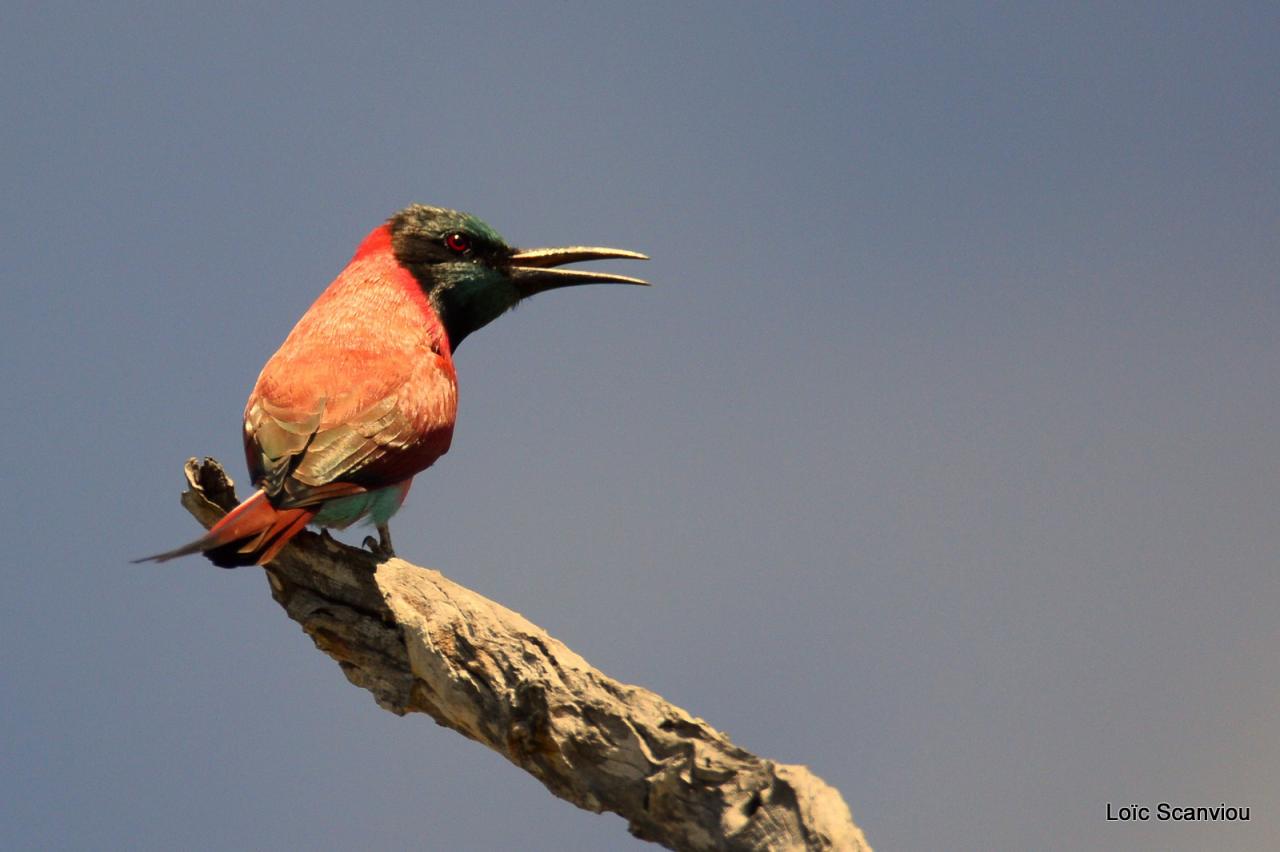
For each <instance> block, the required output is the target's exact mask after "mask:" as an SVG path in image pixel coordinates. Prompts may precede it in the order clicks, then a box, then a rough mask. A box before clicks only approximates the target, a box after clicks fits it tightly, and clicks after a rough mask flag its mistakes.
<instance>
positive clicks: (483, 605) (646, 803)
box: [182, 459, 870, 852]
mask: <svg viewBox="0 0 1280 852" xmlns="http://www.w3.org/2000/svg"><path fill="white" fill-rule="evenodd" d="M186 476H187V482H188V485H189V488H188V490H187V491H186V492H185V493H184V494H183V495H182V503H183V505H184V506H185V507H186V508H187V509H188V510H189V511H190V512H191V513H192V514H193V515H195V517H196V518H197V519H198V520H199V521H200V522H201V523H203V524H204V525H205V526H206V527H208V526H211V525H212V524H213V523H214V522H215V521H216V520H217V519H218V518H219V517H221V516H222V515H223V514H224V513H225V511H226V510H227V509H228V508H230V507H231V506H234V505H235V503H236V498H235V491H234V487H233V485H232V483H231V481H230V479H228V477H227V475H226V473H225V472H224V471H223V469H222V467H221V466H220V465H219V464H218V463H217V462H216V461H214V460H212V459H205V460H204V461H203V462H200V461H197V460H196V459H191V460H190V461H188V462H187V466H186ZM266 573H267V579H268V580H269V581H270V584H271V594H272V596H273V597H274V598H275V599H276V601H277V602H278V603H279V604H280V605H281V606H282V607H284V609H285V611H286V612H287V613H288V614H289V617H290V618H292V619H293V620H294V621H297V622H298V623H299V624H301V625H302V629H303V630H304V631H305V632H306V633H307V635H308V636H310V637H311V638H312V640H313V641H314V642H315V644H316V647H318V648H319V649H320V650H322V651H324V652H325V653H326V654H328V655H329V656H331V657H333V658H334V659H335V660H337V661H338V665H340V666H341V667H342V671H343V673H344V674H345V675H346V676H347V679H348V680H350V681H351V682H352V683H354V684H355V685H356V686H360V687H363V688H365V689H367V690H369V691H370V692H372V693H373V697H374V699H375V700H376V701H377V702H378V704H379V705H380V706H381V707H383V708H384V709H386V710H390V711H391V712H392V713H396V714H398V715H403V714H405V713H411V712H420V713H426V714H428V715H429V716H431V718H433V719H435V720H436V722H438V723H439V724H441V725H443V726H445V727H447V728H452V729H453V730H455V731H458V732H459V733H461V734H463V735H464V736H467V737H470V738H471V739H473V740H476V741H477V742H480V743H483V744H484V745H486V746H488V747H489V748H491V749H493V750H494V751H496V752H498V753H499V754H501V755H502V756H503V757H505V758H507V759H508V760H510V761H511V762H512V763H514V764H515V765H516V766H519V767H520V768H522V769H524V770H525V771H527V772H530V773H532V774H533V775H534V777H536V778H537V779H538V780H539V781H541V782H542V783H543V784H544V785H546V787H547V789H548V790H550V791H551V792H552V793H554V794H555V795H557V796H559V797H560V798H562V799H566V800H568V801H570V802H572V803H573V804H575V805H577V806H578V807H580V808H585V809H586V810H589V811H594V812H596V813H599V812H601V811H613V812H614V813H617V814H619V815H621V816H622V817H623V818H624V819H626V820H627V822H628V823H629V825H630V830H631V833H632V834H634V835H635V836H636V837H639V838H641V839H644V840H650V841H654V842H656V843H660V844H662V845H664V846H667V847H669V848H671V849H689V850H781V849H788V850H790V849H821V850H859V852H861V851H862V850H866V852H870V847H869V846H868V845H867V843H866V840H865V839H864V838H863V835H862V832H861V831H860V830H859V829H858V827H857V826H856V825H854V823H853V820H852V818H851V816H850V814H849V808H848V806H846V805H845V803H844V800H843V799H842V798H841V797H840V794H839V792H837V791H836V790H835V789H833V788H832V787H829V786H827V785H826V784H825V783H823V781H822V780H821V779H820V778H818V777H817V776H815V775H814V774H813V773H811V772H810V771H809V770H808V769H806V768H805V767H803V766H788V765H785V764H779V763H774V762H773V761H769V760H764V759H762V758H759V757H756V756H755V755H752V754H749V753H748V752H746V751H744V750H742V749H741V748H738V747H737V746H735V745H734V744H733V743H732V742H730V741H729V738H728V737H726V736H725V735H724V734H722V733H720V732H719V731H717V730H715V729H714V728H712V727H711V726H710V725H708V724H707V723H706V722H704V721H702V720H701V719H697V718H694V717H693V716H690V715H689V714H688V713H686V712H685V711H684V710H681V709H680V708H678V707H676V706H674V705H672V704H670V703H668V702H667V701H665V700H663V699H662V698H661V697H660V696H658V695H655V694H654V693H652V692H650V691H649V690H647V689H642V688H640V687H638V686H630V685H628V684H624V683H619V682H618V681H616V680H613V679H611V678H609V677H607V676H605V675H604V674H602V673H600V672H599V671H597V670H596V669H594V668H592V667H591V665H589V664H588V663H587V661H586V660H584V659H582V657H580V656H578V655H577V654H575V653H574V652H573V651H571V650H569V649H568V648H567V647H565V646H564V645H563V644H561V643H560V642H558V641H557V640H555V639H553V638H551V637H550V636H548V635H547V633H546V631H544V630H542V629H541V628H539V627H537V626H535V625H534V624H531V623H530V622H529V621H527V620H526V619H525V618H523V617H522V616H520V615H519V614H518V613H515V612H512V611H511V610H509V609H507V608H505V607H503V606H501V605H499V604H497V603H494V602H493V601H490V600H488V599H486V598H484V597H482V596H480V595H478V594H476V593H475V592H472V591H469V590H467V589H465V588H463V587H461V586H459V585H457V584H456V583H453V582H450V581H449V580H448V579H446V578H445V577H444V576H443V575H441V574H440V573H439V572H438V571H433V570H431V569H427V568H420V567H418V566H416V565H411V564H409V563H408V562H405V561H404V560H401V559H390V560H387V561H384V562H381V563H379V562H377V561H376V560H375V558H374V557H373V556H371V555H370V554H369V553H367V552H365V551H363V550H359V549H356V548H352V547H348V546H346V545H343V544H340V543H338V542H336V541H333V540H332V539H328V538H326V537H322V536H318V535H314V534H312V533H303V534H301V535H299V536H298V537H297V538H296V539H295V540H294V541H293V542H292V543H291V544H290V545H289V546H288V547H286V548H285V549H284V551H282V552H281V554H280V555H279V557H277V558H276V559H275V560H274V561H272V562H271V563H270V564H269V565H268V566H267V567H266Z"/></svg>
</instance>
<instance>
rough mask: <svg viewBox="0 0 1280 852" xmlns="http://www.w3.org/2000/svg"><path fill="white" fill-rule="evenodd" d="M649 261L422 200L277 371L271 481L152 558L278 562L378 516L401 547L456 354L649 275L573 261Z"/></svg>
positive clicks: (439, 442) (371, 246)
mask: <svg viewBox="0 0 1280 852" xmlns="http://www.w3.org/2000/svg"><path fill="white" fill-rule="evenodd" d="M605 258H635V259H640V260H644V259H645V256H644V255H642V254H639V253H637V252H633V251H625V250H623V249H612V248H597V247H590V246H570V247H566V248H539V249H517V248H511V247H510V246H508V245H507V244H506V242H505V241H504V240H503V239H502V237H501V236H499V235H498V233H497V231H495V230H493V228H491V227H489V226H488V225H486V224H485V223H484V222H482V221H481V220H479V219H477V218H476V217H474V216H471V215H468V214H466V213H460V212H458V211H456V210H448V209H445V208H442V207H427V206H425V205H421V204H415V205H413V206H411V207H406V208H405V209H404V210H401V211H400V212H399V213H397V214H395V215H394V216H392V217H391V218H390V219H388V220H387V222H386V223H385V224H383V225H382V226H381V227H379V228H377V229H376V230H375V231H373V233H371V234H369V236H368V237H366V238H365V240H364V242H362V243H361V244H360V247H359V248H357V249H356V253H355V256H354V257H352V259H351V262H350V263H349V264H347V268H346V269H344V270H342V273H341V274H340V275H338V277H337V278H336V279H335V280H334V281H333V283H332V284H330V285H329V287H328V289H326V290H325V291H324V293H322V294H321V295H320V298H318V299H317V300H316V302H315V304H313V305H312V306H311V307H310V309H308V310H307V312H306V313H305V314H303V316H302V319H300V320H298V324H297V325H295V326H294V327H293V331H291V332H290V333H289V336H288V337H287V338H285V341H284V344H283V345H281V347H280V349H279V350H278V351H277V352H276V353H275V354H274V355H272V356H271V358H270V360H268V361H267V364H266V366H265V367H263V368H262V373H261V375H259V376H258V382H257V384H256V385H254V388H253V392H252V393H250V394H249V401H248V403H247V404H246V405H245V409H244V449H245V456H246V458H247V459H248V462H249V473H250V476H251V477H252V479H253V483H254V485H255V486H256V487H257V489H258V490H257V491H256V492H255V493H254V494H253V495H252V496H251V497H249V498H248V499H247V500H245V501H244V502H243V503H241V504H240V505H239V506H237V507H236V508H234V509H232V510H231V511H230V512H228V513H227V515H226V516H225V517H224V518H222V520H220V521H219V522H218V523H217V524H216V525H215V526H214V527H213V528H212V529H210V530H209V532H208V533H207V534H206V535H204V536H202V537H201V538H199V539H196V540H195V541H193V542H191V543H190V544H187V545H185V546H183V547H179V548H177V549H176V550H170V551H168V552H166V553H159V554H156V555H155V556H148V557H145V559H142V560H138V561H147V560H155V561H157V562H163V561H165V560H166V559H172V558H174V557H176V556H184V555H186V554H188V553H197V552H203V553H204V554H205V555H206V556H208V557H209V558H210V559H211V560H212V561H213V562H214V563H215V564H217V565H222V566H224V567H232V566H236V565H253V564H262V563H264V562H268V561H270V560H271V559H272V558H273V557H275V555H276V554H277V553H279V552H280V549H281V548H282V547H284V546H285V544H286V543H287V542H288V541H289V539H291V538H292V537H293V536H295V535H297V533H298V532H299V531H300V530H302V529H303V528H304V527H306V526H307V525H308V524H313V525H316V526H319V527H321V528H328V527H334V528H337V529H343V528H345V527H348V526H350V525H351V524H353V523H355V522H357V521H361V520H367V521H369V522H371V523H372V524H374V526H375V527H376V528H377V531H378V541H377V542H376V543H375V542H373V540H372V538H370V539H367V540H366V543H367V544H368V545H369V546H370V548H371V549H372V550H373V551H374V552H375V553H377V554H378V555H380V556H391V555H392V549H391V534H390V531H389V530H388V527H387V522H388V521H389V519H390V518H391V516H392V515H394V514H395V513H396V511H397V510H398V509H399V508H400V504H401V503H402V502H403V501H404V498H405V495H406V494H407V493H408V492H409V484H410V483H411V482H412V481H413V477H414V476H415V475H416V474H418V473H420V472H421V471H423V470H425V469H426V468H428V467H430V466H431V464H432V463H433V462H434V461H435V460H436V459H438V458H440V456H442V455H444V453H445V452H446V451H447V450H448V449H449V442H450V440H451V439H452V437H453V424H454V416H455V414H456V412H457V401H458V388H457V377H456V374H455V373H454V369H453V353H454V352H455V351H456V350H457V348H458V344H460V343H461V342H462V340H463V338H465V337H466V336H467V335H468V334H470V333H471V332H473V331H475V330H476V329H478V328H481V327H483V326H485V325H487V324H489V323H490V322H492V321H493V320H495V319H497V318H498V316H500V315H501V314H502V313H503V312H505V311H507V310H509V309H511V308H513V307H515V305H516V303H517V302H519V301H520V300H521V299H527V298H529V297H530V296H532V295H534V294H535V293H541V292H542V291H544V290H552V289H555V288H557V287H569V286H573V285H577V284H598V283H616V284H645V283H646V282H645V281H642V280H640V279H638V278H629V277H627V276H624V275H610V274H607V273H603V272H586V271H581V270H568V269H560V268H558V267H560V266H563V265H564V264H567V263H576V262H578V261H583V260H601V259H605Z"/></svg>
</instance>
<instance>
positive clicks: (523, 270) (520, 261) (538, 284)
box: [508, 246, 649, 296]
mask: <svg viewBox="0 0 1280 852" xmlns="http://www.w3.org/2000/svg"><path fill="white" fill-rule="evenodd" d="M619 257H621V258H630V259H632V260H648V259H649V258H648V257H647V256H646V255H643V254H640V253H639V252H636V251H627V250H626V249H615V248H599V247H597V246H566V247H564V248H537V249H516V250H515V252H514V253H513V254H512V255H511V266H510V268H509V270H508V274H509V275H510V276H511V280H512V281H514V282H515V284H516V286H517V287H519V288H520V291H521V293H522V294H523V295H525V296H532V295H533V294H534V293H541V292H542V291H543V290H554V289H555V288H557V287H572V286H574V285H576V284H640V285H642V286H645V287H647V286H649V282H648V281H644V280H642V279H640V278H632V277H630V276H628V275H613V274H611V273H608V272H584V271H582V270H579V269H556V268H555V267H557V266H563V265H564V264H566V263H580V262H582V261H584V260H608V259H610V258H619Z"/></svg>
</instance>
